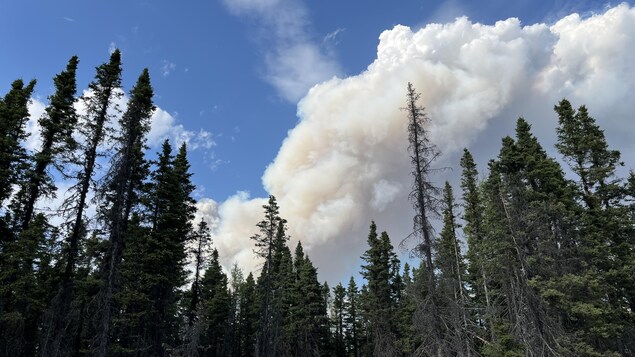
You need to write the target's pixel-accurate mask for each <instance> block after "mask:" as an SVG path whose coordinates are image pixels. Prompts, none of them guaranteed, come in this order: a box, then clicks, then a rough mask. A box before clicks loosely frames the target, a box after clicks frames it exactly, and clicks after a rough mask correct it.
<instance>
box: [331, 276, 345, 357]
mask: <svg viewBox="0 0 635 357" xmlns="http://www.w3.org/2000/svg"><path fill="white" fill-rule="evenodd" d="M345 298H346V289H344V287H343V286H342V284H341V283H340V284H337V285H336V286H335V287H334V288H333V305H332V310H331V311H332V312H331V319H332V324H333V326H334V327H335V336H334V338H335V356H338V357H339V356H346V347H345V344H344V301H345Z"/></svg>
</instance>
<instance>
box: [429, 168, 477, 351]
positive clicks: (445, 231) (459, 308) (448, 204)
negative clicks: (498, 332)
mask: <svg viewBox="0 0 635 357" xmlns="http://www.w3.org/2000/svg"><path fill="white" fill-rule="evenodd" d="M455 209H456V204H455V203H454V194H453V190H452V186H451V185H450V183H449V182H447V181H446V182H445V187H444V189H443V212H442V215H443V228H442V229H441V234H440V236H439V239H438V246H437V252H436V259H435V263H436V267H437V269H438V271H439V276H438V278H439V298H440V300H441V301H440V302H441V306H443V310H444V311H442V312H441V317H442V319H443V321H444V326H445V333H444V344H445V346H446V347H445V348H444V349H445V350H446V351H451V352H450V353H451V354H452V355H460V356H471V355H473V353H474V351H473V345H472V342H471V340H472V336H471V333H470V331H469V324H468V319H467V313H466V308H467V297H468V294H467V291H466V289H465V281H464V277H465V275H466V274H465V268H466V267H465V261H464V258H463V254H462V253H461V248H460V245H459V241H458V237H457V229H458V223H457V220H456V215H455Z"/></svg>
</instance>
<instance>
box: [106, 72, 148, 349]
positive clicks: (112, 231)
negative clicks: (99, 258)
mask: <svg viewBox="0 0 635 357" xmlns="http://www.w3.org/2000/svg"><path fill="white" fill-rule="evenodd" d="M152 96H153V90H152V86H151V84H150V75H149V73H148V70H147V69H144V70H143V72H142V73H141V75H140V76H139V79H138V80H137V83H136V85H135V86H134V88H133V89H132V90H131V92H130V101H129V103H128V109H127V110H126V112H125V113H124V115H123V116H122V117H121V119H120V125H121V135H120V137H118V138H117V143H118V147H117V153H116V154H115V157H114V159H113V162H112V165H111V167H110V171H109V173H108V175H107V177H106V183H105V186H104V187H103V188H102V190H101V191H102V193H101V195H102V196H103V199H104V201H105V205H104V206H102V208H101V209H100V211H101V212H100V215H101V217H102V220H103V221H104V223H105V225H106V229H107V232H109V234H108V242H109V247H108V250H107V252H106V255H105V256H104V260H103V263H102V267H101V276H102V280H103V285H102V287H101V289H100V292H99V297H98V304H99V305H98V308H97V311H98V315H97V316H96V320H95V327H96V332H97V336H96V337H95V340H94V347H95V354H96V355H97V356H102V357H105V356H106V355H107V353H108V346H109V342H110V341H109V340H110V328H111V320H112V307H113V306H112V302H113V296H114V294H115V291H116V286H115V285H116V281H117V277H118V274H119V272H118V270H119V265H120V263H121V258H122V254H123V250H124V246H125V234H126V231H127V227H128V220H129V217H130V214H131V211H132V209H133V207H135V206H137V205H138V203H139V190H140V189H141V187H142V185H143V180H144V179H145V177H146V176H147V171H148V169H147V163H146V162H145V159H144V155H143V149H144V147H145V144H144V142H145V134H146V133H147V132H148V130H149V120H150V117H151V115H152V113H153V111H154V105H153V103H152Z"/></svg>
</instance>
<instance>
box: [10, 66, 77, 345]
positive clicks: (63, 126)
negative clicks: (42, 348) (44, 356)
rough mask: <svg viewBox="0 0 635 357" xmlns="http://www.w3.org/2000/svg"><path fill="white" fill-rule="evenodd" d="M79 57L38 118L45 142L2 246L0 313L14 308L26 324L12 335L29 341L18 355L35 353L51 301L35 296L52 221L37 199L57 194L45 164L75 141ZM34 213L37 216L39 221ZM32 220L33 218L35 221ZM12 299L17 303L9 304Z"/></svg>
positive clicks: (56, 160) (61, 77)
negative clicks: (8, 263)
mask: <svg viewBox="0 0 635 357" xmlns="http://www.w3.org/2000/svg"><path fill="white" fill-rule="evenodd" d="M78 62H79V61H78V59H77V57H76V56H74V57H72V58H71V59H70V60H69V62H68V64H67V66H66V69H65V70H64V71H62V72H61V73H60V74H58V75H57V76H55V78H54V79H53V82H54V85H55V93H54V94H53V95H51V96H50V97H49V105H48V106H47V108H46V109H45V113H44V115H43V116H42V117H41V118H40V120H39V123H40V126H41V127H42V130H41V137H42V146H41V148H40V150H39V152H37V153H36V154H35V155H34V157H33V159H32V160H33V165H32V167H30V168H28V169H27V171H26V173H25V177H24V180H22V182H19V186H20V189H19V190H18V193H17V194H16V195H15V196H14V198H13V202H12V204H11V208H12V210H13V219H12V220H13V224H12V226H13V227H12V229H13V234H12V235H11V236H12V238H11V239H10V241H11V244H10V245H8V246H7V247H6V248H5V249H4V252H3V253H5V255H7V256H11V257H12V259H11V260H12V263H11V266H10V267H7V266H5V267H3V270H5V269H6V270H7V271H6V273H5V274H3V275H4V277H3V278H2V281H1V282H0V284H2V285H4V286H6V287H7V292H8V293H9V296H3V297H0V300H4V301H5V302H0V312H2V311H7V310H13V311H12V313H13V314H15V316H16V317H17V320H18V321H20V324H22V326H21V328H20V331H22V332H21V333H22V336H19V337H14V338H15V339H17V340H23V341H24V342H25V343H24V344H23V349H22V350H21V351H20V350H18V351H12V352H11V353H12V354H14V355H27V356H31V355H34V354H35V353H36V340H37V330H38V320H39V318H40V316H39V315H40V314H41V312H42V311H43V310H44V309H45V306H46V304H47V303H48V301H46V302H43V301H34V300H33V299H31V297H32V296H33V295H32V291H33V290H37V289H38V286H36V285H35V284H36V277H37V275H38V274H39V271H37V269H39V268H42V267H41V266H39V265H40V263H41V262H39V261H37V259H38V256H39V255H40V254H41V253H43V249H46V248H45V247H46V246H47V245H48V242H47V240H48V237H50V231H49V228H50V226H49V225H48V222H46V218H45V217H44V216H43V215H39V214H35V204H36V202H37V199H38V198H40V197H41V196H43V195H49V196H52V195H54V191H55V187H54V186H53V184H52V179H51V177H50V175H49V174H48V172H47V168H48V167H49V166H50V165H56V166H57V165H58V163H59V155H60V154H61V153H62V152H64V151H66V150H69V149H72V147H73V145H74V140H73V138H72V135H71V134H72V131H73V127H74V124H75V122H76V116H75V109H74V107H73V104H74V102H75V92H76V81H75V71H76V69H77V63H78ZM27 90H28V87H27ZM35 217H37V218H38V219H37V220H35V219H34V218H35ZM31 221H33V222H34V223H35V224H34V225H33V226H31ZM14 237H17V239H14ZM3 240H5V239H3ZM18 257H19V259H17V258H18ZM7 268H8V269H7ZM7 273H8V274H7ZM48 288H51V286H49V287H48ZM40 298H42V296H40ZM49 298H50V297H49V296H46V297H45V299H46V300H48V299H49ZM11 301H13V303H12V302H11ZM12 304H13V307H10V306H11V305H12ZM1 305H4V306H1ZM1 330H3V329H2V328H1V327H0V332H2V331H1Z"/></svg>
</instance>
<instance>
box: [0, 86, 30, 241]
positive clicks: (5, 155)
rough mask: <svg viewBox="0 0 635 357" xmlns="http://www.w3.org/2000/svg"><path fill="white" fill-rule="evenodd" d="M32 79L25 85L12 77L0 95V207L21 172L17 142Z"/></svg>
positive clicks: (21, 152) (22, 135)
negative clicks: (0, 95)
mask: <svg viewBox="0 0 635 357" xmlns="http://www.w3.org/2000/svg"><path fill="white" fill-rule="evenodd" d="M35 83H36V82H35V80H31V81H30V82H29V83H28V84H27V85H25V84H24V81H22V80H21V79H18V80H15V81H14V82H13V83H12V84H11V90H10V91H9V92H8V93H7V94H5V96H4V97H3V98H0V207H2V206H3V203H4V201H5V200H6V199H8V198H9V196H10V194H11V190H12V187H13V185H15V184H17V183H18V182H19V181H20V180H21V179H22V175H23V174H24V169H25V167H24V166H25V164H26V151H25V150H24V148H23V147H22V146H21V145H20V143H21V142H22V141H23V140H25V139H26V138H27V133H26V132H25V130H24V129H25V126H26V122H27V121H28V120H29V108H28V104H29V100H30V98H31V94H32V93H33V89H34V87H35ZM4 235H5V234H3V236H4Z"/></svg>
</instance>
